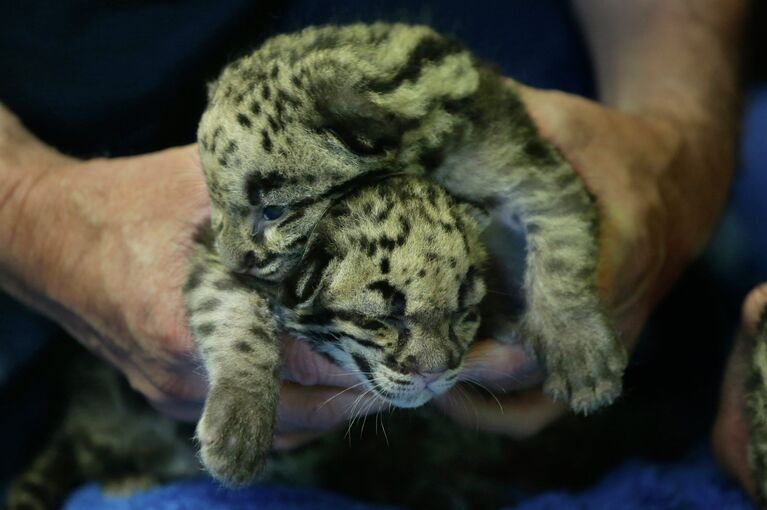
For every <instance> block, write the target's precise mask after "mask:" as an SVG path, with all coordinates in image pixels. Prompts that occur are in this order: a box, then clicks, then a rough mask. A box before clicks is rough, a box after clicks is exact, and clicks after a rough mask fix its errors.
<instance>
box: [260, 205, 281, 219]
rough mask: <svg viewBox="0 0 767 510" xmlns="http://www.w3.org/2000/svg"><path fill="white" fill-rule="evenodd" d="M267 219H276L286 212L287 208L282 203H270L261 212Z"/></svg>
mask: <svg viewBox="0 0 767 510" xmlns="http://www.w3.org/2000/svg"><path fill="white" fill-rule="evenodd" d="M261 214H262V215H263V217H264V219H265V220H267V221H274V220H276V219H278V218H279V217H280V216H282V215H283V214H285V208H284V207H283V206H281V205H268V206H266V207H264V210H263V211H262V213H261Z"/></svg>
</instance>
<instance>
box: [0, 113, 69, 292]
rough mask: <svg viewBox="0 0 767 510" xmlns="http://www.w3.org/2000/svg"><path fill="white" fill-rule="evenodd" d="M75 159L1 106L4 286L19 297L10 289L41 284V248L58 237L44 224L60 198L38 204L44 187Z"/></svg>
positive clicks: (1, 267) (1, 262) (0, 213)
mask: <svg viewBox="0 0 767 510" xmlns="http://www.w3.org/2000/svg"><path fill="white" fill-rule="evenodd" d="M73 161H75V160H73V159H72V158H68V157H66V156H64V155H62V154H60V153H59V152H57V151H56V150H55V149H53V148H51V147H49V146H47V145H45V144H44V143H42V142H41V141H40V140H38V139H37V138H35V137H34V135H32V134H31V133H29V131H27V130H26V129H25V128H24V126H23V125H22V124H21V123H20V122H19V120H18V119H17V118H16V117H15V116H14V115H13V114H12V113H10V112H9V111H8V110H7V109H5V108H4V107H3V106H2V104H0V247H1V249H0V274H2V278H0V283H2V287H4V288H5V289H6V290H8V291H11V292H12V293H13V294H17V292H14V289H13V288H9V287H14V288H16V287H22V286H23V287H30V286H35V284H36V283H38V282H36V281H35V280H36V278H35V274H36V272H37V268H38V267H39V265H40V263H41V262H42V260H41V255H42V254H41V253H39V251H38V250H37V247H36V245H37V244H38V241H40V240H42V239H46V238H48V237H49V236H52V235H53V236H55V235H56V234H57V233H56V232H52V231H50V230H48V228H47V225H45V224H43V223H47V222H48V221H49V220H50V219H51V217H52V214H51V212H52V211H51V207H52V206H53V205H54V204H51V203H50V202H52V201H53V199H55V198H56V196H55V195H54V196H49V197H48V202H49V203H42V204H37V202H39V200H38V195H39V188H42V187H45V186H46V184H45V182H46V181H48V180H50V179H51V177H52V176H54V175H58V169H59V168H61V167H63V166H66V165H68V164H70V163H71V162H73ZM41 206H42V207H43V208H42V209H38V207H41ZM41 211H46V213H45V214H41ZM59 234H60V233H59ZM22 282H23V283H22Z"/></svg>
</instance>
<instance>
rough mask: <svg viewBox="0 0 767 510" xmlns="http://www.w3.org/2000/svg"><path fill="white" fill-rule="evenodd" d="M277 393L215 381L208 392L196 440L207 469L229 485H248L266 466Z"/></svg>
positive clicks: (272, 430)
mask: <svg viewBox="0 0 767 510" xmlns="http://www.w3.org/2000/svg"><path fill="white" fill-rule="evenodd" d="M275 406H276V394H263V393H260V392H248V391H244V390H242V389H240V388H237V387H235V386H232V385H226V384H216V385H214V386H213V387H212V388H211V390H210V392H209V393H208V398H207V400H206V401H205V409H204V410H203V414H202V418H200V421H199V423H198V424H197V440H198V441H199V442H200V454H201V456H202V462H203V464H204V465H205V468H206V469H207V470H208V472H210V474H211V475H213V476H214V477H215V478H216V479H217V480H219V481H220V482H222V483H223V484H225V485H228V486H241V485H246V484H248V483H250V482H252V481H254V480H255V478H256V477H257V476H258V475H259V474H260V472H261V470H262V469H263V467H264V463H265V460H266V455H267V454H268V453H269V449H270V448H271V445H272V435H273V433H274V420H275Z"/></svg>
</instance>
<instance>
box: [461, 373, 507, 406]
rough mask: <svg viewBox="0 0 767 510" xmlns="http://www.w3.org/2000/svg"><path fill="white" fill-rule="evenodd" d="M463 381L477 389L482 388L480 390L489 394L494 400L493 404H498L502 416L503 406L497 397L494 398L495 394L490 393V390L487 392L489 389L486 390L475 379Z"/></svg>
mask: <svg viewBox="0 0 767 510" xmlns="http://www.w3.org/2000/svg"><path fill="white" fill-rule="evenodd" d="M464 380H465V381H466V382H468V383H469V384H473V385H475V386H478V387H479V388H482V389H483V390H485V391H486V392H487V393H489V394H490V396H491V397H493V399H494V400H495V403H496V404H498V409H499V410H500V411H501V414H503V404H501V401H500V400H499V399H498V397H497V396H495V393H493V392H492V391H490V390H489V389H488V388H487V387H486V386H485V385H484V384H482V383H480V382H479V381H477V380H475V379H471V378H466V379H464Z"/></svg>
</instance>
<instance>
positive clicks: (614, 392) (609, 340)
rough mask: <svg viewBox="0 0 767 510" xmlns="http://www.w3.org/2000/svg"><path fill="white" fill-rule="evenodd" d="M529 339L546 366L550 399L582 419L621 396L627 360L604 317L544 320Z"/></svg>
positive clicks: (529, 333) (529, 332)
mask: <svg viewBox="0 0 767 510" xmlns="http://www.w3.org/2000/svg"><path fill="white" fill-rule="evenodd" d="M530 324H531V323H530V322H528V323H527V327H526V328H525V337H526V339H527V340H528V341H530V342H531V343H532V346H533V348H534V350H535V352H536V354H537V355H538V357H539V359H540V360H541V361H542V362H543V365H544V367H545V369H546V372H547V376H546V381H545V383H544V388H543V389H544V391H545V392H546V394H547V395H549V396H550V397H552V398H554V399H555V400H559V401H562V402H567V403H569V404H570V408H571V409H572V410H573V411H575V412H577V413H582V414H588V413H590V412H592V411H595V410H596V409H598V408H600V407H602V406H605V405H607V404H610V403H611V402H613V401H614V400H615V399H616V398H618V396H619V395H620V393H621V388H622V379H623V371H624V369H625V367H626V362H627V356H626V350H625V348H624V347H623V344H621V343H620V341H619V340H618V339H617V338H616V336H615V335H614V334H613V332H612V329H611V328H610V326H609V324H608V322H607V321H606V319H605V318H604V317H603V316H602V314H600V313H598V312H594V313H592V314H587V315H586V316H582V317H580V318H577V319H573V320H571V321H556V322H555V321H551V320H547V321H540V322H537V324H539V325H540V326H539V327H536V328H531V327H530Z"/></svg>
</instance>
